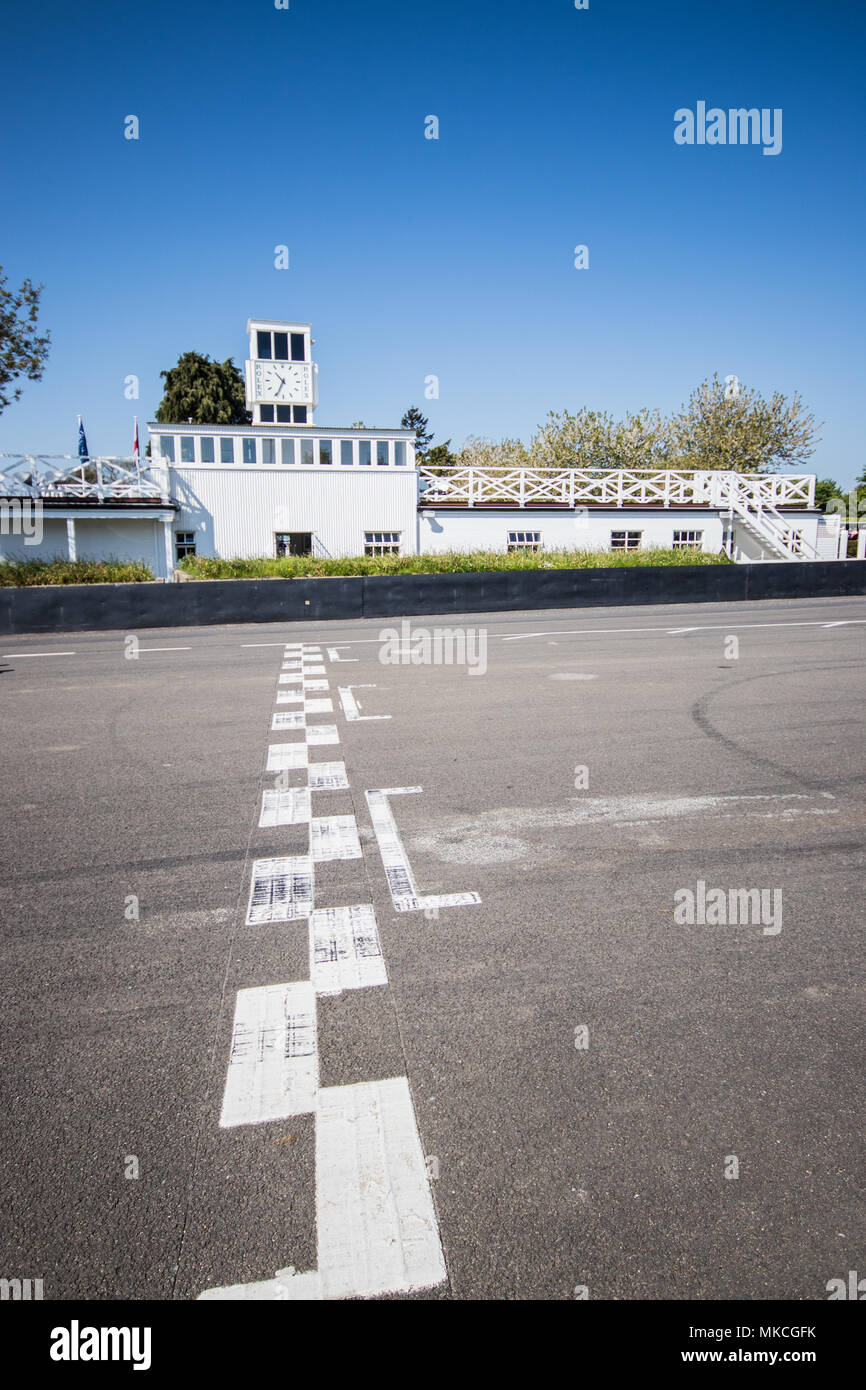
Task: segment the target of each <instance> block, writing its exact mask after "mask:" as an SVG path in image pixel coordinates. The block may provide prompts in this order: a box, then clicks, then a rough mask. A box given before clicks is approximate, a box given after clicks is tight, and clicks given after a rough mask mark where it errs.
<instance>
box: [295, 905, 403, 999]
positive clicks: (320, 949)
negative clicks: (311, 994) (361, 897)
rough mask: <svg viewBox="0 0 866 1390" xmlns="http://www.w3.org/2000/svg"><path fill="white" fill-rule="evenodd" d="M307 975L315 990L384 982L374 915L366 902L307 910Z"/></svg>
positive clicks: (331, 990) (332, 991) (339, 990)
mask: <svg viewBox="0 0 866 1390" xmlns="http://www.w3.org/2000/svg"><path fill="white" fill-rule="evenodd" d="M310 979H311V980H312V982H313V985H314V986H315V990H316V994H328V995H331V994H341V993H342V991H343V990H344V989H368V988H373V987H374V986H376V985H386V984H387V983H388V975H387V972H386V970H385V961H384V959H383V957H382V947H381V944H380V942H379V931H378V928H377V926H376V917H375V914H374V912H373V908H372V906H371V905H370V904H369V903H358V904H356V905H355V906H354V907H323V908H317V909H316V911H315V912H313V913H311V914H310Z"/></svg>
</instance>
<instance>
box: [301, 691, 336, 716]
mask: <svg viewBox="0 0 866 1390" xmlns="http://www.w3.org/2000/svg"><path fill="white" fill-rule="evenodd" d="M304 713H305V714H333V713H334V702H333V700H329V699H328V698H327V696H319V695H314V696H313V698H312V699H310V700H308V699H306V698H305V699H304Z"/></svg>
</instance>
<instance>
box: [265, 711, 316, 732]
mask: <svg viewBox="0 0 866 1390" xmlns="http://www.w3.org/2000/svg"><path fill="white" fill-rule="evenodd" d="M306 727H307V716H306V714H305V713H304V711H303V710H294V709H291V710H284V711H282V712H281V713H280V712H278V713H277V714H274V715H272V717H271V728H272V729H274V730H277V729H305V728H306Z"/></svg>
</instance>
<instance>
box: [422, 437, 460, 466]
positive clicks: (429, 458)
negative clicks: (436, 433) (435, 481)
mask: <svg viewBox="0 0 866 1390" xmlns="http://www.w3.org/2000/svg"><path fill="white" fill-rule="evenodd" d="M420 462H421V463H423V465H424V467H425V468H435V469H440V468H454V467H455V466H456V464H457V455H456V454H452V452H451V440H450V439H446V440H445V443H444V444H434V445H433V447H432V449H427V450H426V452H425V453H424V456H423V458H421V460H420Z"/></svg>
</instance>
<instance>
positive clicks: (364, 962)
mask: <svg viewBox="0 0 866 1390" xmlns="http://www.w3.org/2000/svg"><path fill="white" fill-rule="evenodd" d="M328 656H329V659H330V660H332V661H333V660H339V659H340V658H339V657H338V655H337V653H336V651H334V650H332V649H330V648H329V650H328ZM324 677H325V667H324V664H322V656H321V649H320V648H319V647H315V646H311V645H308V644H304V643H292V644H290V645H288V646H287V647H286V649H285V652H284V661H283V669H282V671H281V672H280V675H279V677H278V689H277V694H276V703H277V705H278V706H282V707H283V708H282V709H278V710H277V711H276V712H275V713H274V714H273V716H272V722H271V728H272V731H273V732H285V733H298V734H300V735H301V736H302V737H301V739H300V740H299V741H296V742H286V743H275V744H270V745H269V747H268V753H267V763H266V771H267V772H272V773H276V774H277V786H275V787H272V788H270V787H269V788H266V789H265V790H264V792H263V795H262V806H261V813H260V816H259V825H260V826H261V827H274V826H281V825H298V824H305V825H307V826H308V833H309V841H308V850H307V853H306V854H302V855H289V856H285V857H279V858H272V859H258V860H256V861H254V863H253V866H252V873H251V883H250V895H249V901H248V905H247V914H246V924H247V926H256V925H259V924H265V923H268V924H273V923H283V922H285V923H293V922H299V921H306V923H307V932H308V940H309V968H310V978H309V980H308V981H295V982H292V983H287V984H275V985H266V986H264V987H259V988H256V989H242V990H239V991H238V994H237V998H236V1002H235V1017H234V1025H233V1030H232V1043H231V1052H230V1060H229V1066H228V1074H227V1077H226V1085H225V1091H224V1094H223V1103H222V1111H221V1115H220V1126H221V1127H222V1128H232V1127H235V1126H238V1125H247V1124H265V1123H268V1122H274V1121H279V1120H284V1119H286V1118H288V1117H289V1116H290V1115H304V1114H313V1115H315V1117H316V1230H317V1251H318V1258H317V1265H318V1268H317V1269H316V1270H311V1271H308V1272H306V1273H297V1272H296V1270H295V1269H294V1267H293V1266H289V1267H287V1268H286V1269H282V1270H278V1271H277V1272H276V1274H275V1276H274V1278H273V1279H264V1280H261V1281H257V1282H254V1283H250V1284H234V1285H227V1286H225V1287H221V1288H214V1289H207V1290H205V1292H203V1293H202V1294H200V1295H199V1297H200V1298H202V1299H226V1300H237V1299H257V1300H277V1301H285V1300H297V1299H300V1300H311V1299H338V1298H353V1297H354V1298H357V1297H373V1296H375V1295H377V1294H385V1293H398V1292H409V1291H411V1290H414V1289H425V1288H434V1287H436V1286H437V1285H439V1284H441V1283H443V1282H444V1280H445V1279H446V1278H447V1271H446V1268H445V1261H444V1257H443V1255H442V1246H441V1242H440V1239H439V1228H438V1224H437V1220H436V1212H435V1208H434V1205H433V1198H432V1194H431V1191H430V1183H429V1178H428V1175H427V1168H426V1163H425V1160H424V1154H423V1150H422V1146H421V1139H420V1136H419V1134H418V1127H417V1123H416V1120H415V1112H414V1108H413V1105H412V1097H411V1093H410V1090H409V1082H408V1078H407V1077H405V1076H400V1077H389V1078H385V1079H383V1080H378V1081H370V1082H363V1083H361V1084H359V1085H354V1086H329V1087H320V1085H319V1060H318V1032H317V1029H318V1020H317V1008H316V1000H317V998H318V997H319V996H325V997H326V996H333V995H338V994H340V993H341V992H342V991H343V990H345V989H369V988H375V987H377V986H380V985H386V984H387V983H388V976H387V972H386V968H385V961H384V958H383V955H382V947H381V943H380V940H379V932H378V927H377V924H376V918H375V914H374V911H373V907H372V905H371V904H369V903H356V904H353V905H351V906H347V907H323V908H316V907H315V906H314V897H315V865H316V864H317V863H321V862H324V861H327V860H333V859H360V858H362V857H363V856H362V850H361V845H360V840H359V836H358V827H357V824H356V821H355V817H354V816H351V815H349V816H345V815H344V816H314V815H313V793H314V792H324V791H329V790H345V789H347V788H348V786H349V782H348V778H347V776H346V767H345V764H344V763H343V762H310V755H309V750H310V748H315V747H319V746H323V745H334V744H339V742H340V736H339V732H338V730H337V726H336V725H334V724H312V723H308V716H309V715H321V714H331V713H333V702H332V700H331V699H330V698H329V697H328V696H326V695H324V694H322V693H321V692H324V691H327V690H328V688H329V686H328V681H327V679H326V678H324ZM353 688H354V689H361V688H363V687H361V686H355V687H341V688H340V690H339V695H340V704H341V707H342V711H343V714H344V716H345V718H346V720H347V722H355V721H357V720H361V719H365V718H367V719H389V718H390V717H391V716H390V715H387V714H386V715H366V716H365V715H362V714H360V708H359V706H358V704H357V702H356V700H355V699H354V696H353V694H352V690H353ZM313 692H315V693H313ZM286 706H291V707H292V708H286ZM297 770H301V771H305V772H306V776H307V784H306V786H300V787H286V786H283V785H280V778H281V776H282V775H283V774H285V773H287V772H289V771H297ZM420 790H421V789H420V787H418V788H409V787H404V788H394V789H391V790H390V791H375V792H368V793H367V802H368V805H369V807H370V812H371V816H372V818H373V825H374V829H375V832H376V837H377V841H378V844H379V850H380V853H381V856H382V862H383V867H384V868H385V873H386V877H387V879H388V884H389V887H390V889H391V895H392V899H393V902H394V907H395V910H397V911H412V910H417V909H421V908H427V907H431V906H435V907H440V906H441V907H450V906H463V905H466V904H469V903H477V902H480V898H479V897H478V894H477V893H455V894H448V895H440V896H437V897H427V898H424V897H421V896H419V894H418V892H417V889H416V886H415V880H414V878H413V876H412V871H411V867H410V866H409V862H408V859H407V858H406V854H405V851H404V849H403V846H402V843H401V841H400V837H399V835H398V833H397V829H396V825H395V824H394V820H393V816H392V815H391V811H390V807H389V806H388V803H387V800H386V798H387V797H388V796H392V795H396V794H397V793H398V792H404V793H405V792H410V791H420Z"/></svg>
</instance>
